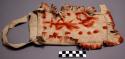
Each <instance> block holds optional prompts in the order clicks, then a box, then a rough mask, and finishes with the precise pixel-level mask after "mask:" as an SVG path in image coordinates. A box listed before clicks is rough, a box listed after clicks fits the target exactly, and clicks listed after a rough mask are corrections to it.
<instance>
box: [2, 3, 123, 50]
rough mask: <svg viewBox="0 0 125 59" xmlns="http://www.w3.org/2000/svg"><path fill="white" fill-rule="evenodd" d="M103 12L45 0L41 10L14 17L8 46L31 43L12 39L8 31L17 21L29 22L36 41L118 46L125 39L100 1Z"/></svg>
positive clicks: (3, 34)
mask: <svg viewBox="0 0 125 59" xmlns="http://www.w3.org/2000/svg"><path fill="white" fill-rule="evenodd" d="M99 7H100V12H97V11H96V9H95V8H94V7H91V6H89V7H85V6H71V5H64V6H62V7H61V10H60V11H57V9H56V7H55V6H54V5H53V4H52V5H51V6H49V5H48V4H47V3H43V4H41V5H40V7H39V8H38V9H37V10H34V11H32V12H31V13H29V14H28V15H26V16H24V17H22V18H19V19H17V20H13V21H12V22H10V23H9V24H8V25H6V26H5V28H4V29H3V32H2V37H3V39H2V42H3V44H4V45H6V46H10V47H13V48H21V47H23V46H25V45H27V44H28V43H18V44H14V43H9V42H8V39H7V34H8V31H9V30H10V29H12V28H14V27H15V26H16V25H17V24H20V23H27V22H28V25H29V26H28V27H29V34H30V40H29V43H34V44H36V45H78V46H80V47H81V48H84V49H100V48H102V46H104V45H106V46H116V45H119V44H120V43H122V42H123V39H122V37H121V36H120V35H119V33H118V31H117V30H115V24H114V22H113V18H112V16H111V13H110V11H109V9H108V8H107V7H106V5H105V4H100V5H99Z"/></svg>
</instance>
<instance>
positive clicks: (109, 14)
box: [107, 11, 115, 28]
mask: <svg viewBox="0 0 125 59" xmlns="http://www.w3.org/2000/svg"><path fill="white" fill-rule="evenodd" d="M107 14H108V16H109V17H110V19H111V21H112V23H113V25H112V26H113V28H114V27H115V23H114V21H113V17H112V15H111V13H110V12H109V11H107Z"/></svg>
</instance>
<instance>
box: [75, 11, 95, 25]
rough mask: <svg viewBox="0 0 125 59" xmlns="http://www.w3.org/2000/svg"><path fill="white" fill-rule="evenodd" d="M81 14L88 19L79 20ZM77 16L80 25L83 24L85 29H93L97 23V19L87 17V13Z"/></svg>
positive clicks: (77, 14)
mask: <svg viewBox="0 0 125 59" xmlns="http://www.w3.org/2000/svg"><path fill="white" fill-rule="evenodd" d="M80 14H83V15H84V16H85V17H86V19H81V18H79V15H80ZM76 16H77V19H78V20H80V22H79V24H82V25H84V26H85V27H91V26H92V25H93V24H94V23H95V21H96V19H97V18H95V17H90V16H87V15H86V13H82V12H81V13H80V12H79V13H76Z"/></svg>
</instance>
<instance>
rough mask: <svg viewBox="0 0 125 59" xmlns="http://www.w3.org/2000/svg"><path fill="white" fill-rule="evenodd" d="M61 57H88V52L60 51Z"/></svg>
mask: <svg viewBox="0 0 125 59" xmlns="http://www.w3.org/2000/svg"><path fill="white" fill-rule="evenodd" d="M59 57H62V58H77V57H86V51H59Z"/></svg>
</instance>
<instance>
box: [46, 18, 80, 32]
mask: <svg viewBox="0 0 125 59" xmlns="http://www.w3.org/2000/svg"><path fill="white" fill-rule="evenodd" d="M44 23H48V24H50V28H52V27H53V26H55V28H56V30H60V29H62V28H63V27H66V28H67V29H68V30H73V29H79V27H78V26H77V23H72V21H69V22H65V21H64V20H58V21H57V22H54V21H53V19H51V21H46V22H44Z"/></svg>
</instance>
